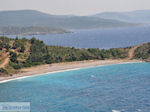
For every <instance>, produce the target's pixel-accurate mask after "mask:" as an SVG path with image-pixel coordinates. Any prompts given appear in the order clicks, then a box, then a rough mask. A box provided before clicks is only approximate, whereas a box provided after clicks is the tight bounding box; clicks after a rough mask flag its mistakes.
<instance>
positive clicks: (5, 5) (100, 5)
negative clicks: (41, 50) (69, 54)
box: [0, 0, 150, 15]
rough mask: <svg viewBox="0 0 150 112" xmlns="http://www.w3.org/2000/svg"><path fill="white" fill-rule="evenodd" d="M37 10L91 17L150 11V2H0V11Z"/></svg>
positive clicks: (59, 0) (97, 0)
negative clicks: (101, 14)
mask: <svg viewBox="0 0 150 112" xmlns="http://www.w3.org/2000/svg"><path fill="white" fill-rule="evenodd" d="M20 9H35V10H39V11H42V12H46V13H50V14H57V15H59V14H60V15H63V14H75V15H90V14H95V13H99V12H105V11H130V10H141V9H150V0H0V10H20Z"/></svg>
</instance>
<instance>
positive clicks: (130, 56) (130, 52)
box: [128, 45, 140, 59]
mask: <svg viewBox="0 0 150 112" xmlns="http://www.w3.org/2000/svg"><path fill="white" fill-rule="evenodd" d="M139 46H140V45H138V46H134V47H132V48H131V49H130V50H129V53H128V55H129V59H132V58H133V57H134V51H135V50H136V49H137V48H138V47H139Z"/></svg>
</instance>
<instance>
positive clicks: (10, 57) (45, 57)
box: [0, 37, 130, 74]
mask: <svg viewBox="0 0 150 112" xmlns="http://www.w3.org/2000/svg"><path fill="white" fill-rule="evenodd" d="M129 49H130V48H118V49H109V50H105V49H102V50H100V49H97V48H89V49H76V48H74V47H72V48H70V47H60V46H47V45H45V44H44V43H43V41H40V40H37V39H35V38H32V39H31V40H28V39H26V38H22V39H18V38H16V39H10V38H7V37H0V73H1V74H11V73H16V72H18V70H19V69H21V68H24V67H31V66H36V65H40V64H50V63H59V62H71V61H82V60H97V59H98V60H105V59H122V58H128V51H129Z"/></svg>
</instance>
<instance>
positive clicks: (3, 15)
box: [0, 10, 135, 29]
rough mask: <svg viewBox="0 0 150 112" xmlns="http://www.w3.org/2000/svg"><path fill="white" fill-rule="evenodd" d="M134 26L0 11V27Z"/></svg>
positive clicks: (67, 16) (33, 12)
mask: <svg viewBox="0 0 150 112" xmlns="http://www.w3.org/2000/svg"><path fill="white" fill-rule="evenodd" d="M130 25H131V26H132V25H135V24H131V23H126V22H121V21H117V20H111V19H102V18H99V17H93V16H70V15H64V16H63V15H62V16H61V15H50V14H45V13H42V12H39V11H35V10H19V11H0V27H8V26H9V27H10V26H21V27H29V26H39V27H51V28H63V29H89V28H104V27H123V26H130Z"/></svg>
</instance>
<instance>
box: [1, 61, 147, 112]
mask: <svg viewBox="0 0 150 112" xmlns="http://www.w3.org/2000/svg"><path fill="white" fill-rule="evenodd" d="M0 102H30V105H31V112H150V63H144V62H143V63H128V64H116V65H107V66H98V67H90V68H82V69H78V70H71V71H65V72H59V73H51V74H45V75H44V74H41V75H40V76H34V77H28V78H24V79H18V80H13V81H10V82H5V83H0Z"/></svg>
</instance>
